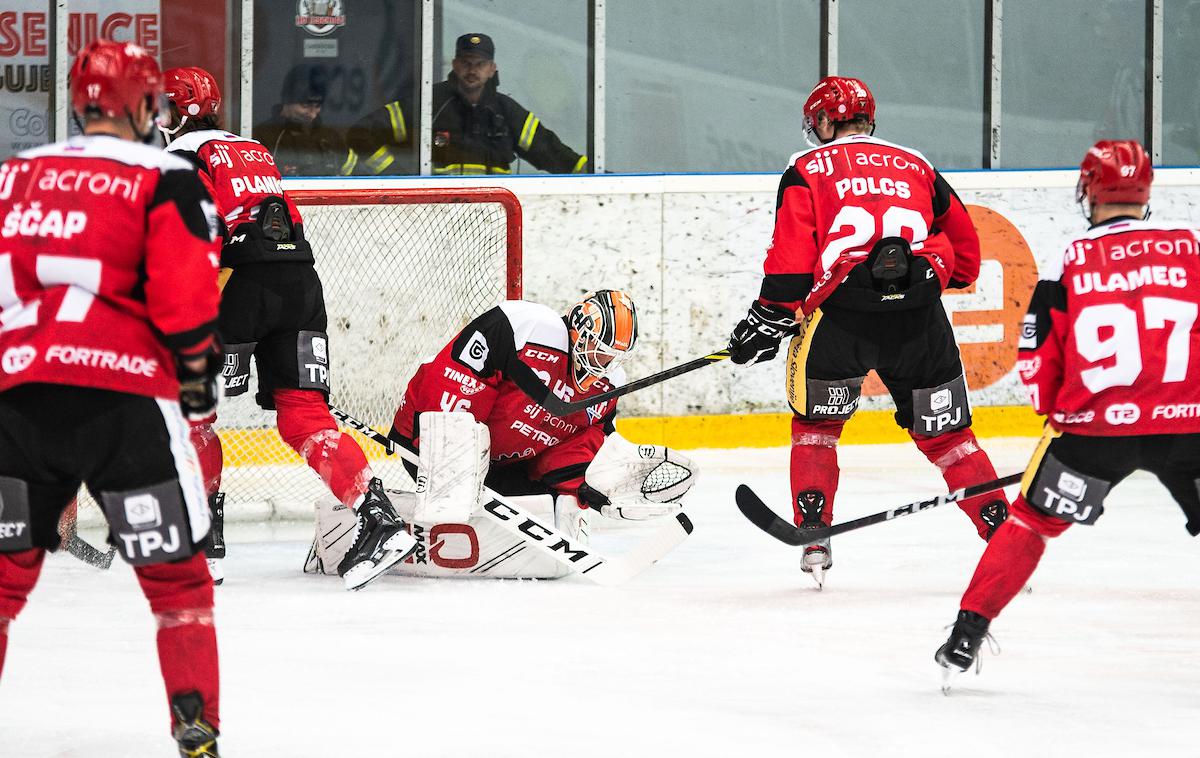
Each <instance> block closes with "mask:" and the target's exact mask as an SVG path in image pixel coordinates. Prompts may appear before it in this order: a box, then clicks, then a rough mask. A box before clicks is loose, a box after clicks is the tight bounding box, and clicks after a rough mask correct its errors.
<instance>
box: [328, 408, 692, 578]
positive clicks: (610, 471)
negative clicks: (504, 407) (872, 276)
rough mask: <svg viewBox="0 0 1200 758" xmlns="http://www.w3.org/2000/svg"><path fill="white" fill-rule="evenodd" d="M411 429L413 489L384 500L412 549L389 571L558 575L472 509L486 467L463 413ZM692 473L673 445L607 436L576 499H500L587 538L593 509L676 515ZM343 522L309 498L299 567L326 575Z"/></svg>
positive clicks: (346, 530)
mask: <svg viewBox="0 0 1200 758" xmlns="http://www.w3.org/2000/svg"><path fill="white" fill-rule="evenodd" d="M420 432H421V441H422V443H421V449H420V466H419V467H418V469H417V472H416V477H415V478H416V481H417V491H416V492H405V493H395V496H394V497H393V501H394V503H395V505H396V508H397V511H398V512H399V513H400V515H401V516H402V517H403V518H404V520H405V521H408V522H410V524H411V529H412V534H413V536H414V537H415V538H416V539H417V543H418V548H417V551H416V553H415V554H414V555H413V556H411V557H410V558H408V559H407V560H405V561H404V562H403V563H401V564H398V565H397V566H395V567H394V568H393V569H392V573H393V574H400V575H408V576H442V577H447V576H449V577H493V578H537V579H553V578H558V577H560V576H563V575H565V574H566V573H568V571H567V570H566V569H565V568H564V567H563V566H562V565H561V564H560V563H558V562H556V561H554V560H553V559H552V558H549V557H547V556H546V555H544V554H542V553H540V552H538V551H536V550H531V549H528V544H527V543H526V541H525V540H523V539H521V538H520V537H519V536H516V535H514V534H513V533H512V532H511V531H509V530H506V529H504V528H502V527H500V526H499V525H497V524H496V522H495V521H494V520H493V519H490V518H487V517H486V516H485V515H484V514H482V513H481V512H480V510H481V509H482V508H483V507H485V506H486V505H488V503H489V502H490V499H488V498H486V497H485V496H483V495H482V493H483V486H484V479H485V478H486V476H487V473H488V468H489V465H488V434H487V427H486V426H484V425H483V424H479V423H477V422H475V420H474V418H473V417H472V416H471V415H470V414H468V413H425V414H422V415H421V418H420ZM696 471H697V469H696V466H695V464H694V463H692V462H691V461H690V460H688V459H687V458H686V457H685V456H683V455H680V454H679V453H677V452H676V451H674V450H670V449H668V448H665V447H662V446H656V445H640V446H639V445H634V444H632V443H630V442H628V441H626V440H625V439H623V438H622V437H620V436H619V435H617V434H612V435H610V436H609V437H608V438H607V439H606V441H605V443H604V445H603V446H602V447H601V449H600V450H599V452H598V453H597V455H596V456H595V458H594V459H593V460H592V461H591V463H590V464H589V465H588V467H587V470H586V473H585V483H584V484H583V485H581V486H580V488H579V497H578V498H577V497H576V496H573V495H570V494H558V495H557V496H552V495H527V496H510V497H509V498H508V499H509V500H511V501H512V502H514V503H515V504H518V505H520V506H521V507H523V508H525V509H526V510H527V511H529V513H530V514H531V515H533V516H535V517H538V518H540V519H542V520H544V521H546V522H547V523H552V524H554V525H555V527H556V528H557V529H558V530H559V531H561V532H563V533H564V534H566V535H567V536H569V537H570V538H571V539H573V540H577V541H579V542H581V543H583V544H587V541H588V535H589V532H590V528H591V526H590V525H591V514H592V511H593V510H594V511H597V512H599V513H600V514H602V515H603V516H607V517H610V518H618V519H626V520H635V521H641V520H647V519H654V518H659V517H662V516H672V515H675V514H677V513H678V512H679V511H680V510H681V508H682V505H681V503H680V500H681V498H682V497H683V496H684V495H685V494H686V493H687V491H688V490H689V489H690V488H691V486H692V485H693V484H694V482H695V478H696ZM581 500H583V501H584V502H583V503H581V502H580V501H581ZM353 527H354V520H353V514H352V513H350V512H349V511H348V510H347V509H345V507H344V506H342V505H341V504H339V503H337V501H336V500H333V499H332V498H329V499H326V500H322V501H319V502H318V503H317V513H316V535H315V537H314V541H313V547H312V549H311V550H310V552H309V557H308V560H307V561H306V562H305V571H306V572H308V573H328V572H331V568H330V567H333V566H336V565H337V562H338V561H339V560H340V559H341V556H342V555H344V553H345V550H346V549H347V544H348V540H349V536H348V535H349V534H350V532H351V531H352V530H353ZM531 537H533V538H536V537H535V536H531Z"/></svg>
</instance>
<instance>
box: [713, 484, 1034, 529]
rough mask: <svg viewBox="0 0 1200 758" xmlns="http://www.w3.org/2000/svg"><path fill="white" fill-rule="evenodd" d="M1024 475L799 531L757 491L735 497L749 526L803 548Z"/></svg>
mask: <svg viewBox="0 0 1200 758" xmlns="http://www.w3.org/2000/svg"><path fill="white" fill-rule="evenodd" d="M1024 475H1025V474H1024V472H1021V473H1017V474H1009V475H1008V476H1003V477H1000V478H999V479H994V480H992V481H990V482H984V483H983V484H976V485H974V486H971V487H962V488H959V489H957V490H954V491H953V492H948V493H946V494H944V495H938V496H937V497H931V498H929V499H928V500H918V501H917V502H914V503H908V504H906V505H901V506H898V507H896V508H891V509H889V510H886V511H880V512H879V513H872V514H871V515H870V516H863V517H862V518H857V519H854V520H853V521H844V522H842V523H840V524H834V525H833V526H824V527H817V528H815V529H800V528H798V527H796V526H795V525H793V524H791V523H789V522H788V521H786V520H784V519H783V518H780V516H779V514H777V513H775V511H773V510H771V508H770V507H769V506H768V505H767V504H766V503H764V502H763V501H762V498H760V497H759V496H758V495H756V494H755V493H754V490H752V489H750V488H749V487H747V486H746V485H744V484H740V485H738V488H737V493H736V495H735V498H736V500H737V506H738V510H739V511H741V512H742V515H743V516H745V517H746V518H747V519H749V520H750V523H752V524H754V525H755V526H757V527H758V528H759V529H762V530H763V531H764V532H766V533H767V534H769V535H771V536H772V537H774V538H775V539H777V540H779V541H780V542H784V543H786V544H788V545H794V546H800V545H811V544H812V543H813V542H816V541H817V540H821V539H825V538H827V537H832V536H833V535H835V534H843V533H845V532H852V531H854V530H855V529H862V528H863V527H864V526H871V525H872V524H880V523H883V522H884V521H891V520H892V519H896V518H900V517H901V516H911V515H912V514H914V513H920V512H921V511H927V510H929V509H931V508H936V507H938V506H939V505H945V504H946V503H956V502H958V501H959V500H965V499H966V498H969V497H975V496H976V495H986V494H987V493H989V492H995V491H996V490H999V489H1003V488H1005V487H1009V486H1011V485H1014V484H1017V483H1018V482H1020V481H1021V477H1023V476H1024Z"/></svg>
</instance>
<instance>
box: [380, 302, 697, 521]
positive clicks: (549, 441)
mask: <svg viewBox="0 0 1200 758" xmlns="http://www.w3.org/2000/svg"><path fill="white" fill-rule="evenodd" d="M637 337H638V323H637V311H636V310H635V308H634V304H633V301H632V300H631V299H630V298H629V297H628V296H627V295H626V294H625V293H623V292H620V291H617V290H598V291H597V292H594V293H590V294H589V295H587V296H586V297H585V298H584V299H583V300H582V301H581V302H579V303H578V304H576V305H575V306H574V307H573V308H571V311H570V313H569V314H568V315H567V317H566V318H565V319H564V318H563V317H562V316H561V315H560V314H558V313H556V312H555V311H553V310H552V309H550V308H548V307H546V306H544V305H539V304H537V303H531V302H526V301H508V302H504V303H501V304H500V305H498V306H496V307H495V308H492V309H491V310H489V311H487V312H486V313H484V314H482V315H480V316H479V317H478V318H476V319H475V320H474V321H472V322H471V323H469V324H468V325H467V326H466V327H465V328H464V329H463V330H462V331H461V332H459V333H458V335H457V336H455V337H454V339H453V340H451V341H450V343H449V344H447V345H446V346H445V347H444V348H442V350H441V351H440V352H439V353H438V354H437V356H436V357H435V358H433V359H432V360H430V361H428V362H426V363H423V364H421V366H420V368H418V369H417V372H416V374H415V375H414V376H413V378H412V380H411V381H409V383H408V387H407V389H406V390H405V392H404V399H403V400H402V401H401V404H400V408H399V410H397V411H396V417H395V419H394V420H393V423H392V430H391V432H390V434H389V436H390V437H391V438H392V439H394V440H396V441H397V442H399V443H400V444H401V445H404V446H405V447H407V448H409V449H410V450H414V451H419V452H420V453H421V456H422V464H423V465H424V464H425V463H426V461H428V460H430V452H431V451H430V449H429V445H428V444H425V443H426V442H428V441H427V440H425V439H424V438H423V436H422V433H421V430H422V429H423V428H426V427H428V426H429V425H430V424H429V422H430V421H432V420H433V418H434V417H437V416H438V415H439V414H440V413H442V412H454V411H460V412H466V413H469V414H471V416H472V417H473V418H474V419H475V421H476V422H478V424H480V425H483V426H486V438H487V440H488V441H489V442H490V456H489V458H490V465H485V468H486V471H485V472H484V473H485V475H486V485H487V486H488V487H490V488H492V489H493V490H495V491H497V492H499V493H500V494H502V495H532V494H552V495H567V496H571V497H576V498H577V499H578V501H579V502H578V505H579V506H580V507H591V508H593V509H595V510H598V511H600V512H601V513H602V514H604V515H607V516H612V517H615V518H625V519H633V520H638V519H646V518H656V517H659V516H664V515H668V514H671V513H674V512H676V511H677V510H678V509H679V505H678V503H677V501H678V499H679V498H680V497H682V495H683V493H684V492H686V491H687V489H688V488H690V487H691V486H692V484H693V483H694V481H695V476H694V473H695V466H694V464H692V463H691V462H690V461H688V460H687V459H686V458H684V457H683V456H680V455H679V454H677V453H675V451H668V450H667V449H666V448H662V447H657V446H642V448H643V449H642V450H641V453H642V464H649V465H651V466H652V465H655V464H656V463H657V462H661V461H663V460H666V459H667V458H668V457H670V460H671V461H673V462H674V463H676V464H678V465H679V466H681V467H682V468H683V469H686V470H687V471H690V472H691V475H689V476H686V477H685V478H680V479H673V480H672V482H671V485H670V487H669V488H668V489H666V490H663V491H657V492H656V491H651V490H649V489H647V488H645V487H642V485H643V483H644V482H643V481H642V480H641V479H640V478H639V479H638V481H637V482H636V485H637V487H636V489H637V491H638V494H639V495H641V497H638V498H635V499H634V500H633V501H632V502H630V501H628V500H625V499H624V498H622V499H621V502H620V503H617V502H613V501H614V500H616V499H617V498H616V495H618V494H622V493H617V492H616V490H622V491H624V490H625V489H627V487H626V484H627V483H626V482H625V481H623V477H622V476H621V475H620V474H619V473H616V472H619V471H622V470H624V471H634V470H635V469H639V466H631V467H628V468H624V469H623V468H622V466H620V465H618V463H619V462H618V461H616V460H614V461H613V462H612V463H613V465H612V466H604V465H603V464H605V463H608V460H607V458H608V455H609V454H615V453H616V452H617V448H616V445H614V446H613V447H612V448H611V449H610V448H609V447H608V446H607V445H605V439H606V438H607V437H608V436H609V435H610V434H612V433H613V431H614V426H613V419H614V417H615V416H616V412H617V401H616V400H615V399H612V400H606V401H603V402H600V403H597V404H596V405H593V406H591V407H589V408H587V409H586V410H584V411H579V412H577V413H573V414H571V415H569V416H567V417H564V418H560V417H558V416H555V415H553V414H551V413H550V412H549V411H547V410H546V409H545V408H543V407H541V406H540V405H538V404H537V403H536V402H535V401H534V400H532V399H531V398H535V397H541V396H543V395H544V394H545V392H546V389H547V388H550V389H552V390H553V392H554V394H555V395H557V396H558V397H560V398H562V399H563V400H564V401H568V402H572V401H578V400H584V399H587V398H588V397H591V396H593V395H597V394H599V393H602V392H606V391H608V390H610V389H613V388H614V387H615V386H619V385H620V384H622V383H624V380H625V373H624V370H623V369H621V368H620V363H621V361H622V360H623V359H624V358H625V356H626V355H627V354H628V353H629V351H630V350H632V349H633V348H634V346H635V345H636V344H637ZM427 416H428V417H430V418H424V417H427ZM439 444H440V441H439ZM602 447H604V448H605V450H606V455H605V459H604V460H602V461H601V464H602V465H601V466H596V467H592V465H591V464H593V463H594V461H595V459H596V458H597V455H598V454H599V453H600V451H601V448H602ZM437 463H438V464H441V456H440V455H439V456H438V460H437ZM487 463H488V462H487V461H485V464H487ZM601 468H605V469H606V473H604V474H601V473H600V469H601ZM414 473H415V472H414ZM422 473H424V474H426V475H430V476H433V475H436V476H438V478H442V477H444V474H440V473H436V472H422ZM610 495H611V496H614V497H610Z"/></svg>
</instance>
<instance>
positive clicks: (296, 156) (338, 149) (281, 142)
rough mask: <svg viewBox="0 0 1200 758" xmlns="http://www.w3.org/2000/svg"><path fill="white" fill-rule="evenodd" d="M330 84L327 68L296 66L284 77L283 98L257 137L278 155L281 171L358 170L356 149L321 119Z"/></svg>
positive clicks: (332, 172) (345, 172)
mask: <svg viewBox="0 0 1200 758" xmlns="http://www.w3.org/2000/svg"><path fill="white" fill-rule="evenodd" d="M328 85H329V75H328V72H327V71H326V70H325V69H324V68H322V67H319V66H314V65H308V64H299V65H297V66H294V67H293V68H292V69H291V70H290V71H288V74H287V77H286V78H285V79H284V80H283V92H282V93H280V102H279V104H278V105H276V106H274V107H273V108H272V109H271V118H270V119H269V120H268V121H265V122H263V123H261V124H258V125H256V126H255V127H254V132H253V134H254V139H256V140H258V141H259V142H261V143H263V144H264V145H266V147H267V149H268V150H270V151H271V154H272V155H274V156H275V162H276V166H277V167H278V168H279V173H280V174H282V175H284V176H339V175H341V176H347V175H349V174H351V173H353V172H354V164H355V162H356V161H357V156H356V155H355V153H354V152H353V151H351V150H349V149H348V148H347V147H346V143H345V140H343V138H342V135H341V134H340V133H339V132H338V131H337V130H336V129H333V128H331V127H328V126H325V125H324V124H322V123H321V107H322V106H323V105H324V103H325V95H326V93H327V90H328Z"/></svg>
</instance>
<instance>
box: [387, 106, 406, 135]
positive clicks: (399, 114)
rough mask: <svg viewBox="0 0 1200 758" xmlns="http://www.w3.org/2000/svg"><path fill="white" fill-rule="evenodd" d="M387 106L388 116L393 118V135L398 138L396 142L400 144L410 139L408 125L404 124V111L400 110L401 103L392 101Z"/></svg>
mask: <svg viewBox="0 0 1200 758" xmlns="http://www.w3.org/2000/svg"><path fill="white" fill-rule="evenodd" d="M384 107H385V108H387V112H388V118H390V119H391V120H392V136H393V137H395V138H396V143H397V144H400V143H402V142H404V141H405V140H406V139H408V127H407V126H405V124H404V111H402V110H400V103H397V102H391V103H388V104H387V105H385V106H384Z"/></svg>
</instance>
